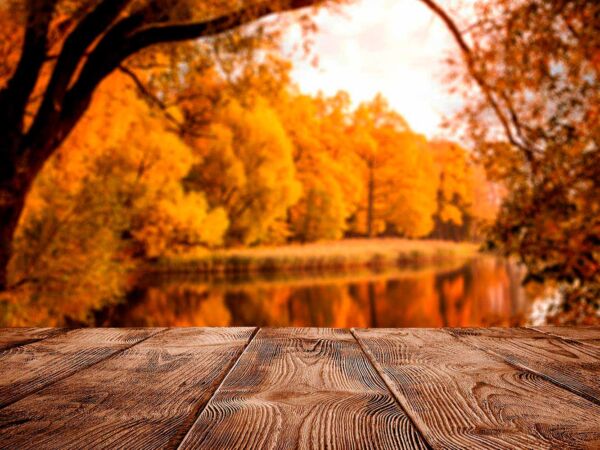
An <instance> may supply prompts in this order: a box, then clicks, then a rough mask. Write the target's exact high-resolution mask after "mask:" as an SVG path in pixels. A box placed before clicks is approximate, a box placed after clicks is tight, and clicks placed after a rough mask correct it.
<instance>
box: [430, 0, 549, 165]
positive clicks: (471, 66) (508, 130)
mask: <svg viewBox="0 0 600 450" xmlns="http://www.w3.org/2000/svg"><path fill="white" fill-rule="evenodd" d="M420 1H421V2H422V3H424V4H425V5H426V6H427V7H428V8H429V9H430V10H431V11H433V12H434V13H435V14H436V15H437V16H438V17H439V18H440V19H442V21H443V22H444V24H445V25H446V27H447V28H448V30H449V31H450V33H451V34H452V36H453V37H454V40H455V41H456V43H457V45H458V46H459V48H460V50H461V52H462V54H463V57H464V59H465V62H466V64H467V70H468V72H469V75H470V76H471V78H473V80H475V82H476V83H477V85H478V86H479V88H480V89H481V91H482V93H483V95H484V96H485V98H486V100H487V102H488V104H489V105H490V107H491V108H492V109H493V110H494V113H495V114H496V117H497V118H498V120H499V121H500V124H501V125H502V128H503V129H504V134H505V135H506V137H507V139H508V141H509V142H510V143H511V144H512V145H514V146H515V147H517V148H518V149H520V150H521V151H522V152H523V154H524V156H525V159H526V160H527V162H528V163H529V166H530V168H531V170H532V172H534V173H535V172H536V171H537V161H536V158H535V155H534V153H533V150H532V149H531V148H530V147H529V146H528V145H526V143H523V142H520V141H519V140H518V139H517V138H516V137H515V135H514V133H513V130H512V127H511V122H510V119H508V118H507V117H506V115H505V114H504V111H503V110H502V108H501V107H500V105H499V103H498V101H497V100H496V97H495V96H494V90H493V88H492V87H490V86H489V85H488V84H487V82H486V81H485V79H484V77H483V76H482V74H480V73H479V71H478V70H477V67H476V65H475V57H474V55H473V51H472V50H471V47H469V45H468V44H467V42H466V40H465V38H464V37H463V34H462V33H461V31H460V30H459V28H458V26H457V25H456V23H455V22H454V20H453V19H452V18H451V17H450V16H449V14H448V13H447V12H446V11H445V10H444V9H443V8H442V7H440V6H439V5H438V4H437V3H436V2H435V1H433V0H420ZM510 115H511V118H512V120H513V121H517V117H516V114H514V111H512V110H511V111H510ZM515 126H516V129H517V133H518V134H520V126H518V121H517V122H516V123H515Z"/></svg>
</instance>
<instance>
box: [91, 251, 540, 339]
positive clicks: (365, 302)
mask: <svg viewBox="0 0 600 450" xmlns="http://www.w3.org/2000/svg"><path fill="white" fill-rule="evenodd" d="M522 276H523V271H522V269H521V268H519V267H518V266H517V265H516V264H514V263H512V262H510V261H508V260H505V259H501V258H496V257H492V256H478V257H475V258H472V259H470V260H463V261H457V262H455V263H452V264H449V263H446V264H444V265H442V266H439V265H436V266H421V267H417V266H412V267H403V268H393V269H385V270H383V269H382V270H377V271H375V270H367V269H363V270H358V271H351V272H350V271H346V272H336V271H327V272H321V273H317V272H311V273H288V274H261V275H253V276H250V275H243V276H242V275H237V276H228V277H224V276H221V277H214V276H213V277H211V276H207V275H201V274H199V275H190V274H186V275H163V274H152V275H147V276H142V277H140V278H139V279H137V280H136V281H135V283H134V286H133V287H132V289H131V291H130V292H129V294H128V295H127V298H126V301H125V302H123V303H120V304H117V305H113V306H110V307H106V308H104V309H102V310H100V311H98V312H96V313H95V315H94V321H95V325H96V326H251V325H257V326H294V327H296V326H297V327H440V326H449V327H463V326H465V327H466V326H494V325H497V326H511V325H518V324H519V323H521V322H522V321H523V320H524V319H526V317H527V315H528V313H529V308H530V304H531V302H530V301H529V300H528V299H527V296H526V294H525V292H524V290H523V288H522V287H521V285H520V280H521V278H522Z"/></svg>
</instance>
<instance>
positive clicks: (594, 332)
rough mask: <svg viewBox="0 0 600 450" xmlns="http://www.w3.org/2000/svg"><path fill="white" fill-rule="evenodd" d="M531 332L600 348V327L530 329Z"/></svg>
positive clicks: (544, 327) (545, 327)
mask: <svg viewBox="0 0 600 450" xmlns="http://www.w3.org/2000/svg"><path fill="white" fill-rule="evenodd" d="M531 329H532V330H536V331H539V332H541V333H545V334H550V335H552V336H556V337H559V338H563V339H571V340H574V341H578V342H581V343H583V344H589V345H592V346H594V347H600V327H555V326H543V327H531Z"/></svg>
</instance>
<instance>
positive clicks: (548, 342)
mask: <svg viewBox="0 0 600 450" xmlns="http://www.w3.org/2000/svg"><path fill="white" fill-rule="evenodd" d="M0 448H3V449H4V448H6V449H27V448H32V449H33V448H35V449H46V448H57V449H66V448H85V449H89V448H111V449H112V448H128V449H137V448H139V449H142V448H143V449H151V448H161V449H162V448H173V449H174V448H186V449H187V448H204V449H237V448H260V449H262V448H285V449H295V448H336V449H346V448H365V449H375V448H387V449H409V448H410V449H413V448H436V449H437V448H439V449H442V448H443V449H478V448H481V449H489V448H494V449H507V448H510V449H515V448H524V449H541V448H569V449H575V448H590V449H600V327H596V328H557V327H538V328H508V329H507V328H471V329H469V328H460V329H458V328H455V329H452V328H445V329H417V328H413V329H405V328H397V329H350V330H348V329H326V328H260V329H258V328H91V329H52V328H10V329H9V328H7V329H0Z"/></svg>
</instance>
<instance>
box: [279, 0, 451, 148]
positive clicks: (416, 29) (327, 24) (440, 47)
mask: <svg viewBox="0 0 600 450" xmlns="http://www.w3.org/2000/svg"><path fill="white" fill-rule="evenodd" d="M449 3H456V2H449ZM316 22H317V24H318V25H319V28H320V30H319V32H318V33H317V35H316V36H315V37H314V41H315V42H314V44H315V45H314V48H313V53H314V54H316V55H318V57H319V64H318V66H317V67H314V66H312V65H311V64H310V61H307V60H306V59H302V58H300V57H299V56H298V57H297V58H296V59H295V61H294V70H293V72H292V76H293V78H294V80H295V81H296V82H297V83H298V84H299V85H300V88H301V89H302V90H303V91H305V92H308V93H315V92H317V91H319V90H322V91H323V92H325V93H326V94H334V93H335V92H336V91H337V90H339V89H343V90H346V91H348V92H349V93H350V95H351V97H352V101H353V102H355V103H358V102H362V101H367V100H370V99H371V98H373V97H374V95H375V94H376V93H378V92H381V93H382V94H383V95H384V97H386V98H387V99H388V101H389V103H390V105H391V106H392V107H393V108H394V109H395V110H397V111H398V112H400V113H401V114H402V115H403V116H404V117H405V118H406V120H407V121H408V123H409V124H410V125H411V127H412V128H413V129H414V130H415V131H417V132H419V133H424V134H426V135H427V136H428V137H434V136H441V135H443V130H441V129H440V127H439V125H440V122H441V121H442V119H443V117H444V115H449V114H450V113H451V112H452V111H453V109H454V107H453V105H456V102H457V101H459V99H458V98H454V97H452V96H451V95H449V94H448V93H447V88H446V86H445V85H444V82H443V77H444V73H445V70H446V67H445V65H444V58H445V56H446V55H447V53H448V50H453V49H454V46H455V44H454V42H453V41H452V38H451V36H450V34H449V33H448V31H447V30H446V29H445V28H444V25H443V24H442V22H441V21H440V20H439V19H438V18H436V17H434V15H433V14H432V13H431V11H430V10H429V9H428V8H426V7H425V6H424V5H423V4H422V3H421V2H419V1H415V0H368V1H367V0H357V1H356V2H353V3H352V4H350V5H347V6H345V7H343V8H342V11H341V13H339V12H334V11H329V10H323V11H321V13H320V14H319V15H318V17H317V19H316ZM299 33H300V30H299V29H294V30H292V31H291V32H290V34H289V35H288V38H287V40H288V42H289V43H290V47H291V43H292V42H298V41H299V40H300V37H299Z"/></svg>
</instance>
